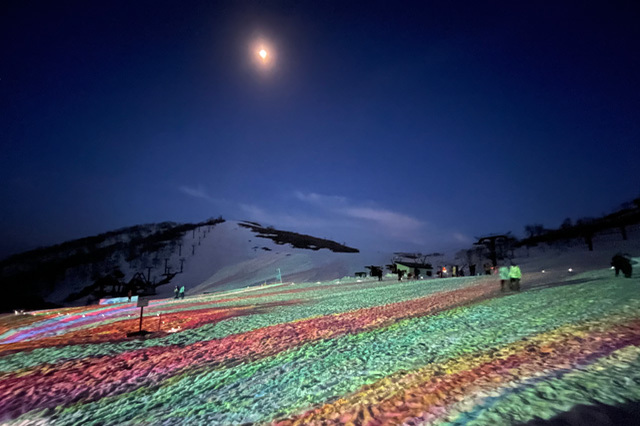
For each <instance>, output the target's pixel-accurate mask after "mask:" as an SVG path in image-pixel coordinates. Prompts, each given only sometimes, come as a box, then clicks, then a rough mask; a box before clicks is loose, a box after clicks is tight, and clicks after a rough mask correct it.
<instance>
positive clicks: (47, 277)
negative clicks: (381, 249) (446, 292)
mask: <svg viewBox="0 0 640 426" xmlns="http://www.w3.org/2000/svg"><path fill="white" fill-rule="evenodd" d="M390 257H391V254H390V253H384V254H381V253H377V254H376V253H374V254H366V253H360V252H359V251H358V250H357V249H354V248H351V247H347V246H344V245H341V244H338V243H336V242H334V241H330V240H324V239H319V238H315V237H312V236H308V235H301V234H296V233H291V232H286V231H281V230H276V229H273V228H264V227H262V226H261V225H260V224H257V223H252V222H237V221H225V220H223V219H222V218H219V219H210V220H208V221H205V222H202V223H198V224H175V223H161V224H152V225H140V226H135V227H130V228H125V229H121V230H117V231H113V232H109V233H106V234H101V235H99V236H96V237H90V238H84V239H81V240H75V241H70V242H67V243H64V244H60V245H58V246H54V247H48V248H43V249H38V250H33V251H31V252H27V253H23V254H20V255H15V256H12V257H10V258H8V259H5V260H3V261H2V262H0V266H1V267H2V272H1V280H2V283H1V284H0V288H3V289H4V290H3V291H4V292H5V294H7V293H8V294H9V295H10V297H8V298H7V300H6V302H5V303H3V305H6V306H2V308H3V309H2V310H4V311H6V310H10V309H15V308H26V309H34V308H41V307H45V306H47V304H55V305H84V304H87V303H91V302H95V301H96V300H97V298H98V297H99V293H101V292H103V293H113V291H114V288H113V286H112V285H111V284H112V283H113V281H109V280H108V279H107V280H106V281H105V277H107V278H110V275H112V276H116V278H117V281H119V282H120V283H130V282H131V280H132V279H134V277H135V278H136V279H137V280H138V282H141V281H144V282H147V283H151V285H152V287H154V288H155V292H156V296H157V297H164V296H170V295H172V294H173V288H174V285H184V286H185V287H186V289H187V293H191V294H193V293H196V292H197V293H204V292H213V291H219V290H228V289H234V288H242V287H246V286H252V285H259V284H264V283H273V282H276V281H280V280H282V281H284V282H296V281H297V282H302V281H320V280H329V279H335V278H340V277H344V276H348V275H353V274H354V273H355V272H357V271H364V270H365V269H364V265H370V264H372V263H375V264H383V263H385V262H388V260H389V259H390ZM114 271H116V272H115V273H114ZM118 271H119V272H118ZM100 279H102V281H99V280H100ZM99 282H102V284H103V285H102V288H100V284H98V283H99ZM127 288H128V287H125V286H124V285H120V286H118V288H116V289H115V291H116V292H119V293H120V294H122V293H123V292H124V293H126V291H127ZM5 290H6V291H5ZM99 290H100V291H99Z"/></svg>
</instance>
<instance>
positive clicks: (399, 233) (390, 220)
mask: <svg viewBox="0 0 640 426" xmlns="http://www.w3.org/2000/svg"><path fill="white" fill-rule="evenodd" d="M294 195H295V197H296V198H297V199H298V200H300V201H303V202H305V203H308V204H311V205H313V206H316V207H321V208H323V209H324V210H326V211H327V212H329V213H332V214H334V215H338V216H342V217H343V218H348V219H349V220H351V221H352V226H358V227H362V226H365V227H366V228H368V229H374V230H375V232H376V233H378V234H381V235H384V236H387V237H390V238H394V239H396V240H399V241H407V242H412V243H422V242H423V241H424V240H423V238H422V235H423V234H424V228H425V223H424V222H422V221H420V220H418V219H416V218H414V217H411V216H409V215H406V214H403V213H399V212H394V211H391V210H387V209H383V208H378V207H375V206H369V207H362V206H360V204H368V205H370V204H372V203H370V202H365V203H358V205H356V203H355V202H353V201H352V200H350V199H348V198H346V197H342V196H339V195H322V194H317V193H314V192H311V193H304V192H301V191H296V192H295V193H294Z"/></svg>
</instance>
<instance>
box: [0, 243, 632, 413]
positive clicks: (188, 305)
mask: <svg viewBox="0 0 640 426" xmlns="http://www.w3.org/2000/svg"><path fill="white" fill-rule="evenodd" d="M638 244H639V240H635V239H634V240H629V241H625V242H623V243H619V242H614V241H609V242H607V241H604V240H599V241H598V244H597V245H596V246H595V247H596V248H598V247H600V248H599V249H596V250H594V252H586V251H585V250H584V247H573V248H567V247H564V248H549V247H545V248H538V249H530V250H529V251H528V252H527V251H526V250H524V249H523V250H521V251H518V252H517V253H516V254H517V256H516V258H515V259H514V260H515V261H516V262H517V263H519V264H521V265H522V267H523V271H524V277H523V283H522V287H523V291H522V292H521V293H508V294H503V293H500V291H499V284H498V280H497V278H496V277H494V276H477V277H460V278H443V279H439V278H432V279H429V280H408V281H402V282H398V281H397V280H395V279H385V280H384V281H382V282H378V281H377V280H371V279H366V280H359V279H355V278H346V279H341V280H332V281H323V282H313V283H296V284H294V285H292V284H284V285H280V284H272V285H270V286H265V287H253V288H249V289H240V290H232V291H226V292H219V293H215V294H201V295H196V296H187V297H186V298H185V299H184V300H174V299H171V298H170V299H157V300H153V301H152V302H151V303H150V305H149V307H148V308H145V310H144V312H145V317H144V321H143V328H144V329H146V330H147V331H150V332H151V334H149V335H148V336H147V337H146V338H143V339H133V338H130V337H127V333H128V332H131V331H135V330H137V329H138V317H137V316H138V314H139V312H140V310H139V309H138V308H136V307H135V304H132V303H123V304H119V305H111V306H88V307H81V308H65V309H57V310H48V311H39V312H33V313H31V314H27V315H4V316H0V398H1V399H2V401H3V404H2V407H1V408H0V420H1V421H3V422H5V423H6V424H45V423H47V424H48V423H54V424H58V425H75V424H104V425H134V424H139V423H141V422H142V423H149V424H166V425H174V424H175V425H177V424H219V425H240V424H277V425H293V424H316V423H317V424H335V425H346V424H354V425H364V424H381V425H395V424H401V423H404V424H414V425H426V424H432V425H441V424H442V425H444V424H449V425H466V424H481V425H488V424H492V425H493V424H519V423H525V422H535V424H575V425H582V424H595V425H605V424H617V425H627V424H629V425H630V424H634V423H633V422H634V421H635V420H636V419H635V418H634V417H633V410H632V408H630V407H633V406H634V405H633V404H636V405H635V406H637V405H638V402H640V385H639V384H640V376H639V372H640V293H639V292H638V288H640V278H639V275H640V273H639V272H640V271H639V270H638V263H637V260H638V259H637V258H636V264H635V265H634V268H635V271H634V277H633V278H631V279H627V278H622V277H618V278H616V277H615V276H614V274H613V271H612V270H611V269H609V266H608V260H609V259H610V256H611V251H612V250H615V251H618V250H620V251H626V252H631V253H632V254H633V255H635V256H637V255H638V254H640V247H639V246H638ZM585 254H588V255H589V256H587V257H586V258H585ZM569 268H571V269H572V271H571V272H570V271H569ZM542 271H545V272H542ZM563 421H564V422H565V423H562V422H563ZM567 421H568V423H566V422H567ZM541 422H542V423H541ZM612 422H613V423H612Z"/></svg>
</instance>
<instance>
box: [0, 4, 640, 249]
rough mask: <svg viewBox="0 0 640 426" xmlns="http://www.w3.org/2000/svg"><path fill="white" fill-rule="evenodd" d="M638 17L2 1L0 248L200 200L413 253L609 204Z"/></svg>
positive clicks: (235, 213)
mask: <svg viewBox="0 0 640 426" xmlns="http://www.w3.org/2000/svg"><path fill="white" fill-rule="evenodd" d="M584 3H593V4H590V5H585V4H584ZM639 22H640V6H639V5H638V2H637V1H629V2H609V1H607V2H605V1H602V2H598V3H597V4H595V2H582V1H576V2H564V1H505V2H484V1H480V2H477V1H468V2H466V1H442V2H431V1H421V2H415V3H413V2H405V1H388V2H374V1H363V2H358V1H345V0H340V1H306V2H293V1H284V2H276V1H260V2H244V1H224V2H214V1H158V0H154V1H130V0H127V1H115V0H109V1H46V2H38V1H24V0H19V1H9V2H7V1H4V2H2V5H1V6H0V131H1V133H0V135H1V139H0V140H1V144H2V145H1V148H2V155H1V156H0V181H1V183H2V185H1V186H0V199H1V207H0V257H2V256H6V255H8V254H11V253H13V252H17V251H21V250H26V249H30V248H35V247H37V246H42V245H49V244H55V243H60V242H63V241H66V240H70V239H74V238H79V237H84V236H89V235H95V234H97V233H100V232H105V231H109V230H113V229H116V228H121V227H125V226H132V225H136V224H141V223H150V222H160V221H175V222H200V221H204V220H206V219H207V218H210V217H217V216H219V215H222V216H223V217H224V218H225V219H231V220H254V221H258V222H261V223H263V224H264V225H273V226H275V227H279V228H282V229H286V230H293V231H298V232H303V233H308V234H311V235H314V236H318V237H326V238H331V239H334V240H336V241H338V242H340V243H343V242H344V243H346V244H348V245H352V246H355V247H358V248H360V249H366V248H369V249H371V248H376V249H386V250H392V251H409V250H417V251H423V252H429V251H444V250H449V249H454V248H456V247H460V248H465V247H468V246H469V245H470V244H471V243H472V242H473V237H475V236H480V235H483V234H488V233H497V232H507V231H512V232H513V233H514V234H515V235H516V236H523V234H524V226H525V225H528V224H533V223H539V224H542V225H544V226H546V227H550V228H554V227H558V226H559V225H560V224H561V223H562V221H563V220H564V219H565V218H567V217H570V218H572V219H573V220H575V219H579V218H582V217H589V216H591V217H595V216H599V215H602V214H606V213H610V212H611V211H613V210H614V209H616V208H617V207H618V206H619V205H620V204H621V203H623V202H625V201H630V200H631V199H633V198H635V197H638V196H639V195H640V172H639V168H638V162H639V160H640V149H639V148H638V144H639V136H640V119H639V118H640V117H639V116H640V114H639V113H640V24H639ZM263 47H264V49H265V50H266V51H267V52H268V56H267V59H266V60H262V59H261V58H260V57H259V56H258V51H259V50H260V49H261V48H263Z"/></svg>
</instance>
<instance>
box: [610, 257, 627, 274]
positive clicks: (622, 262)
mask: <svg viewBox="0 0 640 426" xmlns="http://www.w3.org/2000/svg"><path fill="white" fill-rule="evenodd" d="M611 266H613V268H614V269H615V270H616V277H617V276H618V275H619V274H620V271H622V273H623V274H624V276H625V277H626V278H631V272H632V268H631V260H630V259H629V256H628V255H626V254H622V253H616V255H615V256H613V258H612V259H611Z"/></svg>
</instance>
